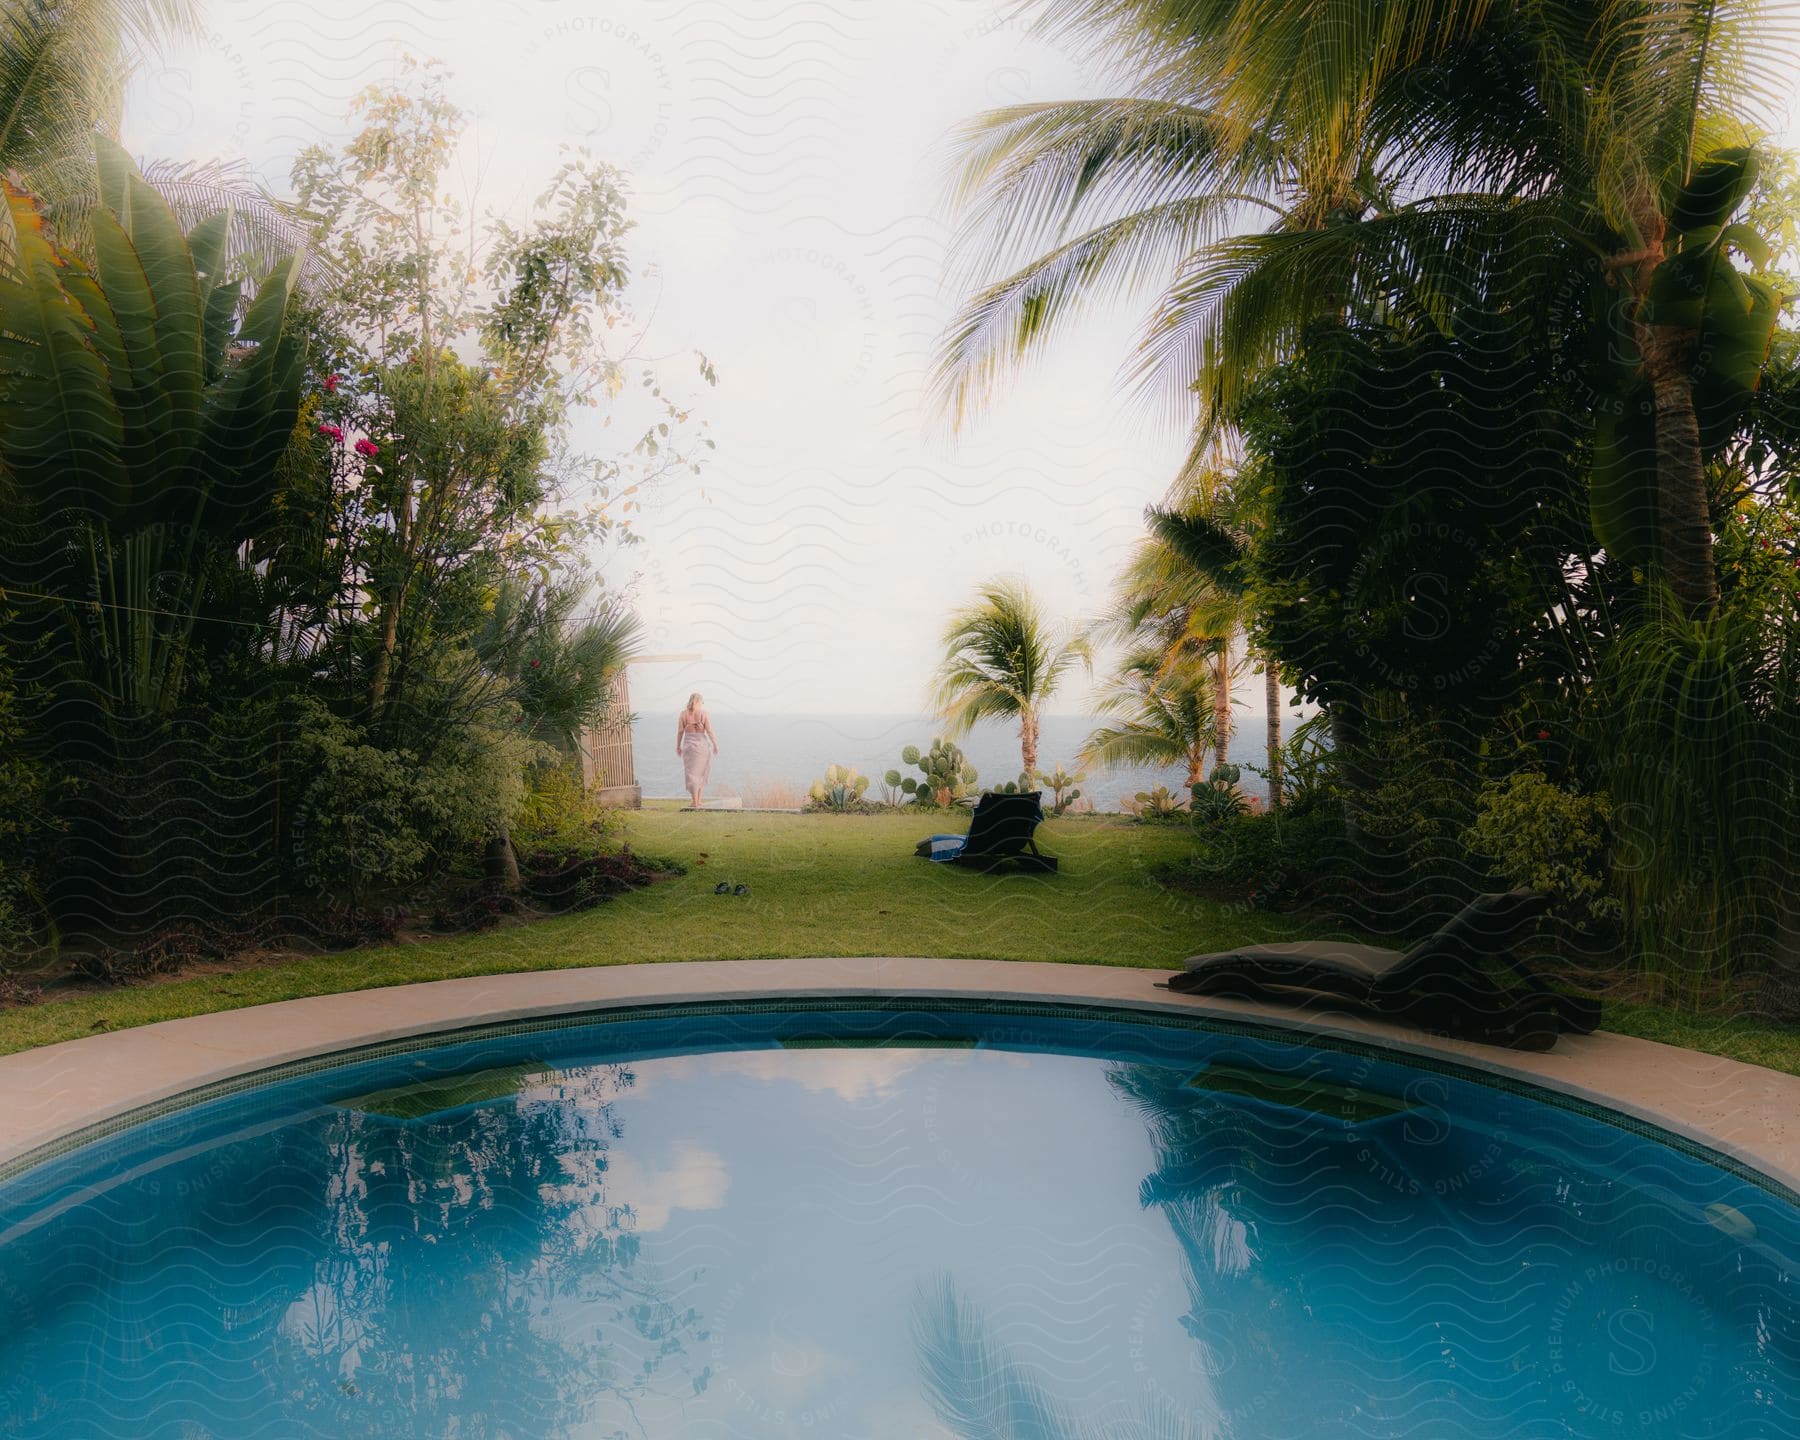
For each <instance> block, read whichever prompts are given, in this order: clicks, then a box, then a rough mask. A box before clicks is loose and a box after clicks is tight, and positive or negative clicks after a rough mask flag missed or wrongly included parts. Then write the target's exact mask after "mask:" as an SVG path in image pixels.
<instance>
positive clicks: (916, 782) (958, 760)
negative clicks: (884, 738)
mask: <svg viewBox="0 0 1800 1440" xmlns="http://www.w3.org/2000/svg"><path fill="white" fill-rule="evenodd" d="M900 759H901V761H902V762H903V763H904V764H907V765H916V766H917V767H918V768H919V769H920V770H922V771H923V772H924V774H923V775H922V776H919V777H914V776H911V775H904V776H903V775H901V773H900V772H899V771H898V770H890V771H888V773H887V776H886V779H887V782H888V784H889V785H892V786H895V787H896V788H897V789H899V790H900V791H901V792H902V793H904V794H906V795H909V796H911V797H912V802H913V804H915V805H925V806H932V805H954V804H955V803H956V802H957V801H958V800H961V799H963V798H964V797H965V796H967V795H968V794H970V793H971V792H972V791H973V790H974V788H975V782H976V780H977V778H978V777H977V775H976V773H975V767H974V766H973V765H971V764H970V763H969V761H968V757H967V756H965V755H964V754H963V752H962V750H961V748H960V747H959V746H957V745H954V744H952V743H951V742H950V741H948V740H943V739H937V738H934V739H933V740H932V742H931V748H930V749H929V750H927V751H925V752H923V753H920V750H919V747H918V746H917V745H908V746H907V747H906V748H905V749H904V750H902V751H901V752H900Z"/></svg>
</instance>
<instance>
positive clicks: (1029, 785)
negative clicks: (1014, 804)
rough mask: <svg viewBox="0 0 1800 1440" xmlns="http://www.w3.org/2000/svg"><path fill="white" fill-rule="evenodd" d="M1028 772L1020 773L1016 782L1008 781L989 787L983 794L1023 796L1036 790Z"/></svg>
mask: <svg viewBox="0 0 1800 1440" xmlns="http://www.w3.org/2000/svg"><path fill="white" fill-rule="evenodd" d="M1037 788H1038V787H1037V783H1036V782H1035V781H1034V780H1033V778H1032V774H1031V772H1030V771H1029V770H1026V771H1023V772H1021V774H1020V775H1019V778H1018V779H1017V780H1008V781H1007V782H1006V783H1005V784H1004V785H990V786H988V788H987V790H986V791H985V792H984V793H986V794H990V795H1023V794H1025V793H1026V792H1027V791H1030V790H1035V789H1037Z"/></svg>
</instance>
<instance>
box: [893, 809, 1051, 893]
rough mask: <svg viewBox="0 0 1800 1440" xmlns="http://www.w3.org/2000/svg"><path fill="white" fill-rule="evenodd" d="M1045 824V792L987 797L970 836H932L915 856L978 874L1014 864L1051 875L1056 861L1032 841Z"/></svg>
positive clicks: (972, 826)
mask: <svg viewBox="0 0 1800 1440" xmlns="http://www.w3.org/2000/svg"><path fill="white" fill-rule="evenodd" d="M1043 820H1044V796H1043V792H1042V791H1041V790H1024V791H1018V792H1015V793H1013V794H1010V795H1001V794H987V795H983V796H982V797H981V801H980V803H979V804H977V805H976V807H975V813H974V815H973V816H972V817H970V820H969V833H968V834H967V835H928V836H926V837H925V838H924V839H923V840H921V841H920V842H919V843H918V845H917V846H916V847H914V850H913V853H914V854H915V855H922V856H923V857H924V858H925V859H927V860H936V861H940V862H943V863H946V864H955V865H966V866H968V867H969V868H970V869H974V870H993V869H996V868H997V867H999V866H1001V865H1007V864H1013V865H1017V866H1018V867H1019V868H1020V869H1021V870H1032V871H1037V872H1040V873H1044V874H1048V873H1050V872H1051V871H1054V870H1055V869H1056V861H1055V860H1054V859H1053V858H1052V857H1051V856H1049V855H1044V854H1041V853H1040V852H1039V850H1038V848H1037V842H1036V840H1034V839H1033V838H1032V837H1033V835H1034V834H1035V833H1036V831H1037V827H1038V826H1039V825H1041V824H1042V823H1043Z"/></svg>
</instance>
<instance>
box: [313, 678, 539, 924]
mask: <svg viewBox="0 0 1800 1440" xmlns="http://www.w3.org/2000/svg"><path fill="white" fill-rule="evenodd" d="M297 703H298V705H299V707H300V723H299V727H298V733H297V735H296V745H295V748H296V750H297V752H298V759H299V762H300V763H299V767H298V768H299V770H300V773H302V774H305V775H308V776H310V777H311V779H310V781H309V783H308V784H307V787H306V789H305V791H304V793H303V794H302V796H301V799H300V802H299V805H298V811H297V820H296V826H297V831H298V833H297V836H296V840H295V845H294V863H295V866H296V868H297V870H298V871H299V874H300V876H301V879H302V880H303V881H304V882H305V883H306V884H308V885H309V886H311V887H312V888H314V889H318V890H323V891H330V892H337V891H339V890H342V891H347V892H348V893H349V894H351V895H352V896H359V895H361V894H363V893H365V892H366V891H368V890H369V889H371V888H383V887H388V886H395V885H404V884H407V883H410V882H412V881H414V880H417V879H419V878H420V877H421V876H423V875H425V874H427V873H430V872H431V871H432V870H433V869H434V868H435V867H436V865H437V863H438V862H439V861H440V859H441V857H442V856H443V855H444V854H445V853H446V852H447V851H449V850H452V849H456V848H466V847H469V846H473V845H476V844H479V843H481V842H482V841H484V840H486V839H488V838H489V837H491V836H495V835H501V834H505V833H506V832H507V831H508V830H509V829H510V828H511V827H512V825H513V823H514V821H515V819H516V818H517V816H518V814H519V812H520V810H521V808H522V806H523V804H524V800H525V774H526V771H527V769H528V768H529V767H530V766H532V765H534V764H541V763H542V762H543V761H544V760H545V758H546V757H547V755H548V754H549V753H550V752H549V751H548V750H547V748H546V747H545V746H543V745H540V744H538V743H536V742H534V741H531V740H528V739H526V738H524V737H523V736H520V735H518V734H516V733H512V732H509V731H505V730H497V729H491V728H488V727H485V726H479V725H468V726H464V727H460V728H458V729H455V730H452V731H451V732H450V733H449V734H448V735H447V736H445V737H444V739H443V740H442V741H441V742H440V743H439V744H438V745H437V746H436V747H435V748H434V749H433V751H432V752H431V754H430V755H429V757H423V758H422V757H420V756H419V755H417V754H415V753H414V752H413V751H411V750H408V749H404V748H395V749H388V748H385V747H383V746H380V745H377V744H374V743H371V741H370V740H369V738H368V737H367V735H366V733H365V732H364V730H363V729H362V727H360V726H358V725H355V724H352V723H351V722H349V721H347V720H344V719H341V718H340V717H338V716H336V715H333V714H332V713H331V712H330V711H329V710H327V709H326V708H325V707H324V706H323V705H322V704H319V703H318V702H317V701H314V700H311V699H302V700H300V701H299V702H297Z"/></svg>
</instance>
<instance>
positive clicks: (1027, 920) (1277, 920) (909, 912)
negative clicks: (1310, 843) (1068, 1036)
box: [0, 805, 1320, 1053]
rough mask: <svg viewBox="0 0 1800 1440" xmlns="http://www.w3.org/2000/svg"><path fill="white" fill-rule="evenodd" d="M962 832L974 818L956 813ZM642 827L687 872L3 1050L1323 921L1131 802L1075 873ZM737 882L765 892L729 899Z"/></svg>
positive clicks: (93, 1010) (1080, 832)
mask: <svg viewBox="0 0 1800 1440" xmlns="http://www.w3.org/2000/svg"><path fill="white" fill-rule="evenodd" d="M939 824H940V825H941V827H942V828H944V829H946V830H959V829H963V828H966V822H965V821H963V820H962V819H960V818H956V817H944V818H942V819H940V821H939ZM625 826H626V838H627V839H628V840H629V842H630V843H631V845H632V847H633V848H634V849H635V850H638V851H639V852H641V853H643V854H645V855H657V856H667V857H669V858H671V859H676V860H680V861H683V862H684V863H686V865H687V866H688V873H687V874H686V875H680V876H675V877H672V878H670V879H666V880H662V881H659V882H658V883H657V884H655V885H652V886H650V887H649V888H648V889H645V890H640V891H636V892H634V893H632V894H629V895H624V896H621V897H620V898H618V899H616V900H613V901H611V902H610V903H608V904H605V905H601V906H598V907H596V908H595V909H592V910H588V911H584V912H582V913H579V914H574V915H565V916H558V917H555V918H552V919H546V920H538V921H534V922H533V923H531V924H529V925H522V926H510V927H507V928H505V929H501V930H498V931H490V932H489V933H487V934H482V935H467V936H456V937H451V938H445V939H434V940H424V941H417V942H413V943H409V944H401V945H386V946H380V947H375V948H370V949H366V950H355V951H350V952H346V953H340V954H330V955H312V956H307V957H304V958H295V959H292V960H286V961H282V962H280V963H276V964H271V965H263V966H258V967H256V968H252V969H246V970H240V971H235V972H230V973H218V974H205V975H195V976H190V977H187V978H175V979H171V980H165V981H160V982H157V983H152V984H144V985H137V986H133V987H130V988H127V989H121V990H108V991H103V992H94V993H88V994H82V995H76V996H71V997H69V998H66V999H56V998H46V999H45V1000H44V1001H43V1002H41V1003H39V1004H37V1005H33V1006H27V1007H22V1008H17V1009H11V1010H7V1011H3V1012H0V1053H6V1052H8V1051H13V1050H21V1049H25V1048H27V1047H29V1046H33V1045H45V1044H49V1043H50V1042H52V1041H56V1040H67V1039H72V1038H74V1037H76V1036H80V1035H86V1034H90V1033H92V1032H93V1031H94V1030H96V1029H105V1028H110V1029H119V1028H123V1027H125V1026H128V1025H143V1024H146V1023H148V1022H150V1021H153V1020H168V1019H173V1018H175V1017H177V1016H181V1015H193V1014H198V1013H201V1012H203V1011H207V1010H223V1009H231V1008H235V1007H238V1006H242V1005H260V1004H263V1003H265V1002H267V1001H270V1000H289V999H293V998H295V997H297V996H302V995H322V994H329V993H332V992H334V991H340V990H357V989H364V988H368V987H372V986H378V985H400V984H405V983H407V982H409V981H415V980H442V979H448V978H451V977H454V976H458V975H485V974H493V973H496V972H499V971H506V970H547V969H554V968H559V967H563V966H580V965H623V964H628V963H630V962H632V961H640V960H726V959H743V958H751V957H759V956H781V955H952V956H968V957H971V958H978V959H997V960H1064V961H1073V962H1085V963H1090V964H1104V965H1149V966H1157V965H1160V966H1164V967H1167V966H1171V965H1174V964H1176V963H1177V962H1179V961H1180V960H1181V958H1182V957H1183V956H1186V955H1191V954H1193V953H1194V952H1196V951H1199V950H1208V949H1217V948H1219V947H1220V946H1224V945H1229V944H1234V943H1240V942H1244V941H1250V940H1276V939H1293V938H1298V937H1301V936H1305V935H1308V934H1315V933H1320V932H1319V931H1318V930H1317V929H1316V928H1310V929H1309V928H1308V927H1307V926H1306V925H1305V924H1304V923H1303V922H1300V921H1297V920H1293V919H1289V918H1285V917H1282V916H1275V915H1263V914H1258V913H1255V912H1244V911H1239V910H1236V909H1233V908H1230V907H1227V906H1222V905H1218V904H1214V903H1212V902H1209V901H1204V900H1198V899H1194V898H1192V897H1189V896H1182V895H1175V894H1172V893H1170V892H1168V891H1166V890H1164V889H1163V888H1162V887H1161V886H1159V885H1157V884H1156V882H1155V881H1154V880H1153V879H1152V878H1151V874H1150V872H1151V871H1152V869H1153V868H1154V867H1156V866H1157V865H1160V864H1162V863H1163V862H1165V861H1169V860H1173V859H1176V858H1178V857H1179V856H1181V855H1182V854H1184V853H1185V851H1186V846H1187V837H1186V833H1185V831H1183V830H1182V829H1181V828H1180V827H1178V826H1159V825H1137V824H1133V823H1131V822H1129V821H1126V820H1124V819H1121V818H1120V817H1117V816H1104V817H1103V816H1082V817H1071V818H1068V819H1064V820H1052V821H1049V822H1047V823H1046V824H1045V825H1044V826H1043V828H1042V829H1041V830H1040V831H1039V832H1038V841H1039V844H1040V846H1041V847H1042V848H1043V849H1044V850H1045V851H1046V852H1047V853H1048V854H1052V855H1055V856H1057V857H1058V858H1059V859H1060V860H1061V862H1062V870H1061V873H1059V874H1057V875H1025V874H997V875H980V874H976V873H974V872H971V871H967V870H962V869H959V868H957V867H955V866H947V865H931V864H928V863H927V862H926V861H923V860H920V859H918V858H916V857H915V856H914V855H913V853H912V850H913V845H914V843H915V842H916V841H917V840H919V839H920V838H921V837H922V836H923V835H925V834H927V833H929V832H930V830H931V828H932V825H931V823H930V821H929V820H928V819H925V818H921V817H917V816H911V815H843V816H839V815H791V814H770V813H756V812H742V811H740V812H732V811H703V812H701V813H699V814H691V813H681V812H679V811H676V810H675V809H674V808H673V806H672V805H671V806H665V807H658V808H654V809H648V810H644V811H641V812H638V813H635V814H632V815H630V816H629V817H628V818H627V819H626V821H625ZM721 880H726V881H730V882H731V883H733V884H737V883H740V882H741V883H743V884H747V885H748V886H749V887H750V894H749V895H748V896H746V897H743V898H739V897H736V896H718V895H714V894H713V887H714V886H715V885H717V884H718V883H719V881H721Z"/></svg>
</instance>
